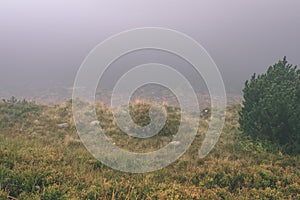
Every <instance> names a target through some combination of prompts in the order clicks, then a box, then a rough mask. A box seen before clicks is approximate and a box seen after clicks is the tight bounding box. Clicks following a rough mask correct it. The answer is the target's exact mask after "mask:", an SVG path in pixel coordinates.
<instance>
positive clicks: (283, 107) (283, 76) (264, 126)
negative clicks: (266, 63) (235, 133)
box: [239, 57, 300, 154]
mask: <svg viewBox="0 0 300 200" xmlns="http://www.w3.org/2000/svg"><path fill="white" fill-rule="evenodd" d="M243 92H244V101H243V108H242V110H241V112H240V119H239V123H240V128H241V129H242V130H243V132H244V133H246V134H249V135H250V136H251V137H252V138H253V139H255V140H256V139H258V140H261V141H263V142H264V144H267V145H265V147H267V149H268V150H274V147H276V149H278V148H280V150H281V151H283V152H285V153H291V154H299V153H300V123H299V121H300V70H299V69H297V66H292V65H290V64H288V62H287V60H286V58H285V57H284V59H283V60H280V61H279V62H278V63H276V64H274V65H273V66H270V67H269V69H268V71H267V72H266V73H265V74H262V75H258V76H256V75H255V74H254V75H253V76H252V78H251V79H250V81H246V83H245V88H244V90H243Z"/></svg>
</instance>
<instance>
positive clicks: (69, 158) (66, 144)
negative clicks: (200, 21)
mask: <svg viewBox="0 0 300 200" xmlns="http://www.w3.org/2000/svg"><path fill="white" fill-rule="evenodd" d="M148 108H149V107H148V106H147V105H145V104H143V103H135V104H133V108H132V112H133V114H134V113H135V114H134V117H133V118H134V119H135V120H136V122H137V123H140V124H147V122H148V121H149V118H148V117H147V109H148ZM239 109H240V106H239V105H231V106H229V107H228V109H227V118H226V124H225V127H224V129H223V133H222V135H221V138H220V140H219V141H218V143H217V145H216V146H215V148H214V149H213V151H212V152H211V153H210V154H209V155H208V156H207V157H205V158H204V159H199V158H198V149H199V148H200V146H201V142H202V140H203V137H204V133H205V130H206V129H207V126H208V120H209V116H203V117H202V118H200V119H199V120H200V127H199V131H198V135H197V136H196V139H195V140H194V142H193V144H192V145H191V147H190V148H189V150H188V151H187V152H186V153H185V154H184V155H183V156H182V157H181V158H180V159H179V160H177V161H176V162H174V163H173V164H171V165H169V166H168V167H166V168H164V169H162V170H159V171H155V172H150V173H144V174H130V173H123V172H120V171H115V170H113V169H111V168H109V167H106V166H105V165H103V164H102V163H101V162H99V161H97V160H96V159H94V158H93V157H92V156H91V155H90V153H89V152H88V151H87V150H86V149H85V147H84V145H83V144H82V142H81V141H80V139H79V138H78V135H77V132H76V129H75V126H74V123H73V119H72V112H71V103H70V101H69V102H66V103H65V104H61V105H57V106H54V107H48V106H44V105H36V104H31V103H28V102H25V101H24V102H14V101H13V102H11V101H9V102H4V101H3V102H1V103H0V199H30V200H31V199H44V200H50V199H53V200H54V199H300V158H299V156H294V157H292V156H288V155H283V154H281V153H280V152H279V153H276V154H274V153H269V152H266V151H265V150H264V148H263V147H262V145H261V144H260V143H259V142H255V141H252V140H250V139H249V138H248V137H247V136H245V135H243V134H242V133H241V132H240V131H239V124H238V111H239ZM167 110H168V122H169V124H167V125H166V126H165V127H164V129H163V130H162V131H161V132H160V134H159V136H155V137H154V138H151V139H146V140H145V139H144V140H143V139H136V138H133V137H130V136H128V135H125V134H122V132H121V130H119V129H118V127H116V125H115V124H114V123H113V119H112V116H111V112H110V110H109V109H107V108H106V107H105V106H104V105H102V104H101V103H98V104H97V115H98V117H99V121H100V124H101V125H102V126H103V127H104V129H105V130H106V134H107V136H108V137H110V139H111V140H112V141H114V142H115V143H116V145H118V146H120V147H122V148H125V149H128V150H131V151H136V152H146V151H152V150H155V149H159V148H161V147H162V146H164V145H166V144H167V143H168V142H170V141H171V138H172V137H173V136H172V135H173V134H175V133H176V130H177V129H176V120H178V112H179V111H178V109H177V108H174V107H172V106H168V107H167ZM62 123H68V125H69V126H64V127H59V126H58V124H62Z"/></svg>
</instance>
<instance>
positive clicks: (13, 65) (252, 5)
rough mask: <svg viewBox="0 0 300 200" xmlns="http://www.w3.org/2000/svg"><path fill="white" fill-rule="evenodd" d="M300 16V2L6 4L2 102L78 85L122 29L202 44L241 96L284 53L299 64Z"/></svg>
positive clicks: (10, 0)
mask: <svg viewBox="0 0 300 200" xmlns="http://www.w3.org/2000/svg"><path fill="white" fill-rule="evenodd" d="M299 19H300V1H298V0H294V1H293V0H287V1H283V0H265V1H261V0H251V1H250V0H247V1H239V0H226V1H216V0H210V1H200V0H191V1H173V0H164V1H153V0H151V1H150V0H144V1H139V0H123V1H117V0H105V1H99V0H98V1H96V0H94V1H92V0H86V1H79V0H44V1H38V0H36V1H35V0H27V1H20V0H19V1H18V0H0V97H1V98H4V97H6V96H9V95H14V96H28V97H30V96H31V95H37V94H39V93H40V94H43V92H45V91H49V90H53V91H55V90H59V88H69V87H72V85H73V82H74V78H75V75H76V72H77V70H78V68H79V67H80V65H81V63H82V62H83V60H84V58H85V57H86V55H87V54H88V53H89V51H90V50H92V49H93V48H94V46H96V45H97V44H98V43H100V42H102V41H103V40H105V39H106V38H108V37H110V36H111V35H114V34H117V33H119V32H121V31H124V30H127V29H132V28H138V27H152V26H155V27H165V28H170V29H175V30H177V31H180V32H183V33H185V34H187V35H189V36H191V37H192V38H194V39H195V40H196V41H198V42H199V43H200V44H201V45H202V46H203V47H204V48H205V49H206V50H207V51H208V52H209V54H210V55H211V57H212V58H213V59H214V61H215V63H216V64H217V66H218V67H219V70H220V71H221V74H222V76H223V79H224V83H225V86H226V90H227V91H228V92H229V93H241V89H242V88H243V84H244V81H245V80H246V79H248V78H249V77H250V76H251V74H252V73H254V72H256V73H262V72H264V71H266V69H267V67H268V66H269V65H272V64H274V63H275V62H276V61H278V60H279V59H282V58H283V56H287V59H288V61H289V62H290V63H292V64H295V65H299V64H300V53H299V52H300V51H299V49H300V39H299V36H300V20H299ZM133 63H134V62H133ZM120 67H121V66H120ZM116 69H117V68H116ZM112 74H113V73H112ZM187 74H188V73H187ZM36 91H38V92H37V93H35V94H33V93H34V92H36Z"/></svg>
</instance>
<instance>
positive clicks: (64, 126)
mask: <svg viewBox="0 0 300 200" xmlns="http://www.w3.org/2000/svg"><path fill="white" fill-rule="evenodd" d="M57 126H58V127H59V128H67V127H69V124H68V123H62V124H57Z"/></svg>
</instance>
